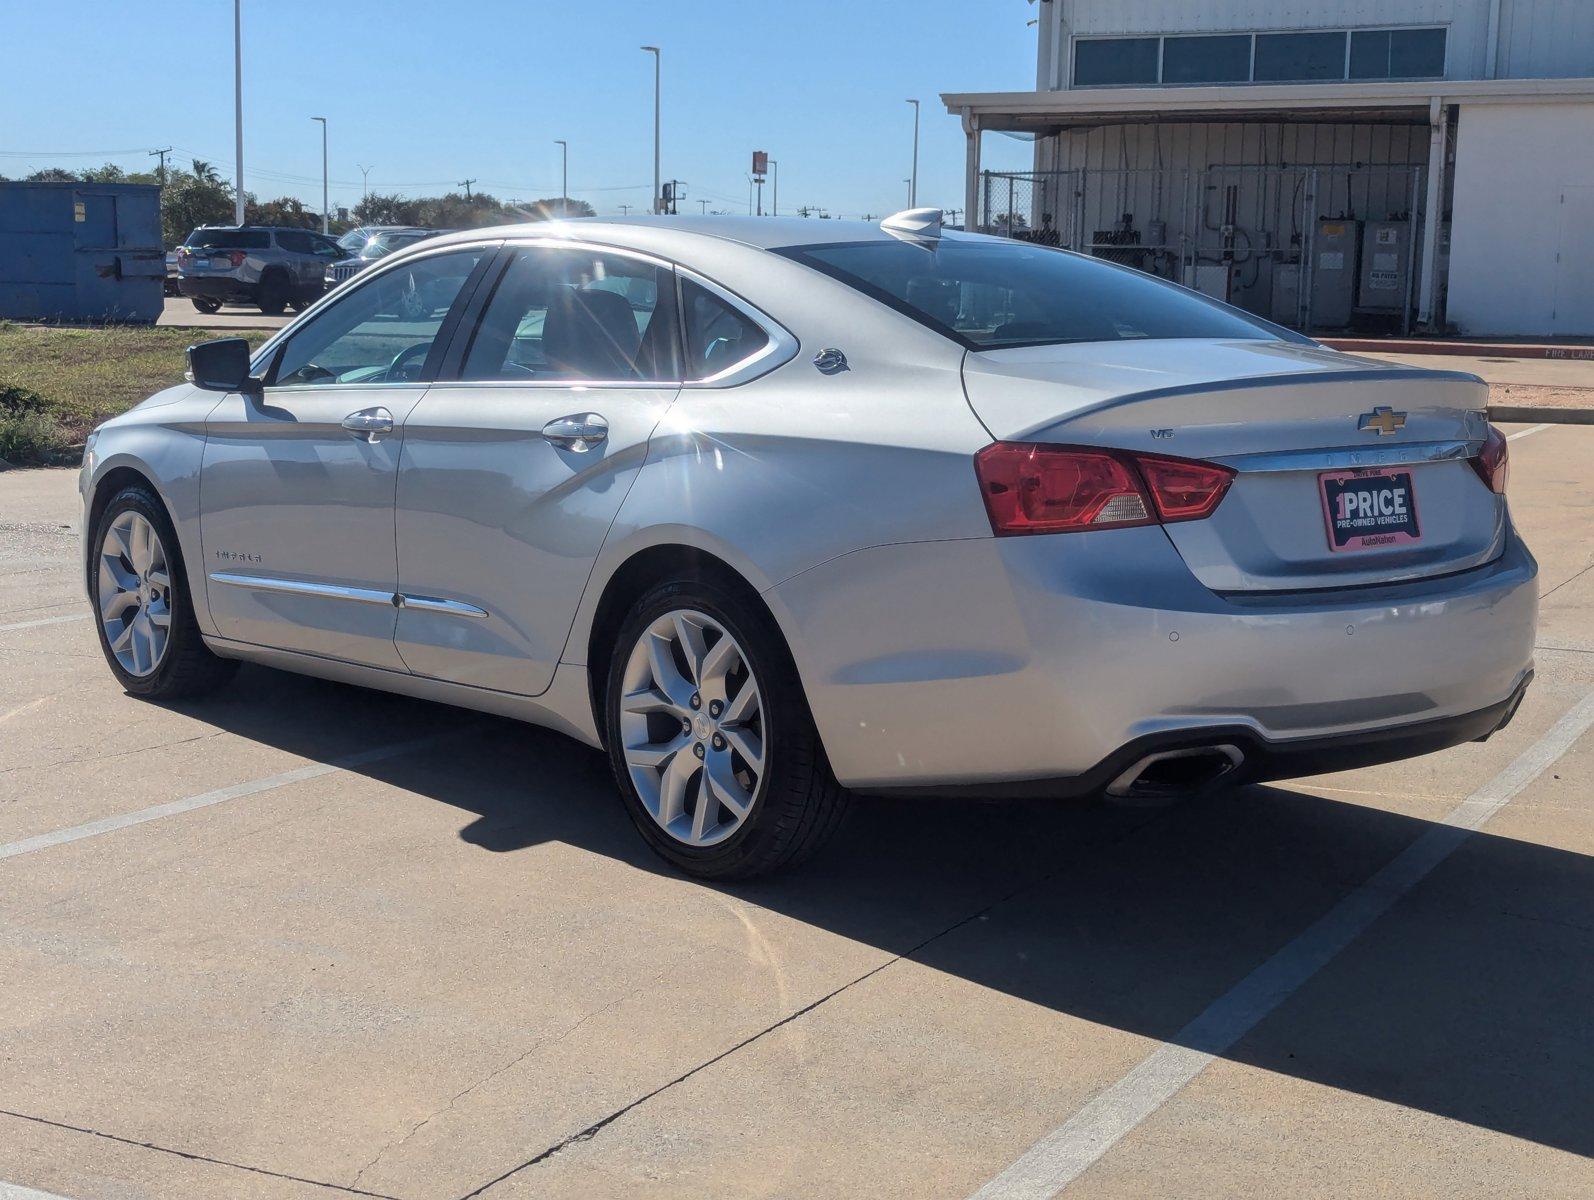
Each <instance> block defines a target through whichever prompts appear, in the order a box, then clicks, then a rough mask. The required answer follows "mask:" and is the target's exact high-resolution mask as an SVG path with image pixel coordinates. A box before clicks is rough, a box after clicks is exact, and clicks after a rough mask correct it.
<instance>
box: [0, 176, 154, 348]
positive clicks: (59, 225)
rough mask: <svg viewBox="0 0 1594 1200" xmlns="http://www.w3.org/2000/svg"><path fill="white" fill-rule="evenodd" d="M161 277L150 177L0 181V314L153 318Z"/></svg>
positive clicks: (149, 320) (147, 320) (16, 318)
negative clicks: (120, 180) (127, 180)
mask: <svg viewBox="0 0 1594 1200" xmlns="http://www.w3.org/2000/svg"><path fill="white" fill-rule="evenodd" d="M165 277H166V254H165V251H164V249H163V248H162V246H161V222H160V188H158V187H156V186H155V185H154V184H148V183H106V184H98V183H0V318H5V319H8V320H13V321H125V322H132V323H141V324H151V323H153V322H154V320H155V319H156V318H157V317H159V316H160V313H161V305H162V303H163V299H162V284H163V282H164V280H165Z"/></svg>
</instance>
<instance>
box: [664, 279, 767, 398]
mask: <svg viewBox="0 0 1594 1200" xmlns="http://www.w3.org/2000/svg"><path fill="white" fill-rule="evenodd" d="M681 302H682V304H683V305H684V307H685V317H686V322H685V324H686V377H687V378H688V379H708V378H710V377H711V376H714V375H719V374H721V373H722V372H725V371H728V370H730V369H731V368H732V367H734V366H736V365H738V364H739V363H744V362H746V361H747V360H748V359H750V358H752V357H753V355H755V354H757V353H758V352H759V351H760V350H762V349H763V348H764V347H765V346H767V345H769V335H768V334H767V333H765V332H764V330H763V329H762V328H761V327H760V326H759V325H758V323H757V322H755V321H754V320H753V319H752V318H751V317H749V316H747V314H746V313H743V312H741V311H740V310H738V309H737V308H735V307H733V306H732V305H730V304H727V303H726V302H725V301H723V300H721V299H720V298H719V297H718V296H716V295H715V294H714V293H713V292H711V291H709V290H708V289H707V288H706V287H703V286H702V285H700V284H697V283H693V282H692V281H691V280H690V279H683V280H681Z"/></svg>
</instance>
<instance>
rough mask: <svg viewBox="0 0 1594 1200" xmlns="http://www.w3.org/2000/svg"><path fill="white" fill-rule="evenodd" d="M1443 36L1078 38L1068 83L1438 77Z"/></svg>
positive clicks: (1335, 33) (1382, 32) (1332, 33)
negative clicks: (1070, 78) (1072, 76)
mask: <svg viewBox="0 0 1594 1200" xmlns="http://www.w3.org/2000/svg"><path fill="white" fill-rule="evenodd" d="M1445 36H1446V31H1445V30H1444V29H1352V30H1346V29H1335V30H1322V31H1318V30H1311V31H1306V32H1293V33H1284V32H1280V33H1226V34H1189V35H1173V34H1170V35H1168V36H1165V37H1107V38H1078V39H1076V40H1075V42H1074V86H1075V87H1114V86H1118V87H1122V86H1134V85H1137V84H1138V85H1146V84H1153V85H1154V84H1158V83H1162V84H1221V83H1306V82H1338V81H1341V80H1345V79H1442V78H1443V77H1444V73H1445ZM1347 40H1348V47H1347Z"/></svg>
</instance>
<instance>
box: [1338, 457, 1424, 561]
mask: <svg viewBox="0 0 1594 1200" xmlns="http://www.w3.org/2000/svg"><path fill="white" fill-rule="evenodd" d="M1317 483H1318V487H1319V488H1320V489H1321V490H1322V494H1323V516H1324V518H1325V519H1326V520H1327V522H1328V548H1329V549H1330V550H1336V551H1337V550H1376V549H1380V548H1382V547H1385V546H1402V545H1406V544H1408V543H1410V542H1415V541H1417V540H1419V539H1420V538H1421V537H1422V530H1421V528H1420V526H1419V525H1418V524H1417V492H1416V489H1415V488H1414V487H1413V486H1412V482H1411V468H1410V467H1380V468H1375V469H1369V470H1364V471H1325V472H1323V473H1322V474H1321V475H1319V476H1318V477H1317Z"/></svg>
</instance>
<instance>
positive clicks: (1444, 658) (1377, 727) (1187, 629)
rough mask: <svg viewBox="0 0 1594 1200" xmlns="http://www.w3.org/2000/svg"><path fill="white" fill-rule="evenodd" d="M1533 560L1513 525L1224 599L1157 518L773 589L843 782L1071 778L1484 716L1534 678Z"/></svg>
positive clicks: (1333, 752) (1396, 752)
mask: <svg viewBox="0 0 1594 1200" xmlns="http://www.w3.org/2000/svg"><path fill="white" fill-rule="evenodd" d="M1536 575H1537V564H1536V563H1535V562H1534V561H1533V558H1532V555H1531V554H1529V553H1528V551H1527V549H1526V547H1525V546H1523V545H1522V543H1521V541H1520V539H1518V538H1517V537H1516V535H1515V533H1514V532H1511V533H1510V534H1509V535H1508V537H1507V540H1506V545H1505V550H1504V552H1503V553H1502V554H1501V556H1500V557H1499V558H1497V559H1496V560H1495V561H1494V562H1492V563H1489V564H1487V565H1485V566H1482V567H1478V568H1475V569H1473V570H1470V571H1466V572H1463V573H1460V574H1456V575H1451V576H1448V577H1445V578H1439V579H1431V580H1427V581H1423V582H1419V583H1412V584H1402V585H1392V586H1387V587H1380V588H1354V589H1347V590H1344V591H1324V592H1315V593H1298V594H1294V595H1272V596H1221V595H1218V594H1216V593H1213V592H1211V591H1209V590H1207V589H1206V588H1204V587H1202V586H1201V585H1200V584H1199V583H1198V582H1197V581H1196V580H1195V579H1194V577H1193V576H1192V575H1191V574H1190V572H1189V570H1188V569H1187V568H1186V567H1185V565H1184V562H1183V560H1182V559H1181V558H1180V557H1179V555H1178V553H1177V552H1176V551H1175V550H1174V548H1173V546H1172V544H1171V543H1170V542H1169V541H1168V539H1167V537H1166V535H1165V534H1164V532H1163V531H1162V529H1161V528H1160V527H1156V526H1147V527H1143V528H1138V529H1125V530H1116V531H1101V532H1098V533H1091V534H1089V535H1082V536H1067V535H1064V536H1056V537H1032V538H1001V539H995V538H992V539H969V540H964V541H956V542H939V543H916V544H909V545H900V546H884V547H879V548H876V549H874V550H868V551H862V552H859V553H856V554H850V555H845V556H843V557H841V558H839V559H835V560H832V561H831V562H829V563H825V564H822V565H821V566H819V567H816V568H814V569H813V570H811V571H808V572H805V573H804V574H802V575H799V576H797V577H796V578H794V579H792V580H788V581H787V582H786V583H784V584H781V585H780V586H779V587H776V588H774V589H772V590H771V591H770V592H769V593H767V596H768V598H769V600H770V604H771V607H772V608H773V610H774V611H775V613H776V616H777V618H779V619H780V621H781V623H782V626H783V627H784V628H785V630H786V632H787V635H788V639H789V640H790V642H791V646H792V652H793V655H794V657H795V658H796V661H797V665H798V669H799V671H800V672H801V674H802V677H803V681H804V685H805V688H806V690H807V694H808V698H809V702H810V706H811V708H812V710H813V713H814V718H815V721H816V722H817V724H818V726H819V730H820V733H821V736H822V737H823V738H824V741H825V747H826V751H827V753H828V754H829V756H830V759H831V762H832V765H833V766H834V768H835V771H836V774H837V777H838V778H839V779H841V781H842V782H843V783H845V784H847V785H848V786H851V787H854V788H858V789H860V790H866V791H886V790H891V791H895V790H907V791H920V792H922V791H942V790H947V791H957V792H974V793H978V792H989V793H991V794H999V795H1014V794H1019V793H1022V792H1031V791H1032V792H1037V793H1040V794H1050V795H1059V794H1067V793H1071V792H1089V791H1094V790H1096V789H1097V788H1099V787H1101V786H1102V785H1103V783H1104V782H1108V781H1110V780H1111V779H1112V778H1114V777H1115V776H1116V775H1117V774H1118V773H1120V772H1121V771H1123V770H1124V769H1125V767H1127V766H1128V765H1129V764H1130V763H1132V762H1134V761H1137V760H1138V758H1139V757H1140V756H1141V755H1143V754H1145V753H1148V752H1151V751H1148V750H1147V749H1146V747H1151V748H1152V749H1153V750H1155V749H1162V748H1177V747H1179V746H1186V745H1201V744H1214V743H1220V742H1227V743H1231V744H1234V745H1237V746H1240V747H1241V748H1242V749H1248V750H1249V751H1250V752H1251V753H1250V754H1249V757H1251V758H1252V759H1253V760H1254V761H1252V762H1251V763H1250V764H1249V766H1248V770H1249V771H1250V772H1251V773H1252V777H1253V778H1283V777H1286V776H1289V775H1299V774H1307V773H1311V772H1313V771H1322V770H1333V769H1341V768H1344V767H1349V766H1354V765H1358V763H1359V762H1363V763H1365V762H1379V761H1389V760H1391V759H1395V758H1402V757H1409V756H1411V755H1414V754H1422V753H1427V752H1429V751H1430V750H1434V749H1439V748H1442V747H1444V746H1449V745H1454V744H1456V743H1458V742H1463V741H1467V740H1470V739H1471V738H1475V737H1478V736H1482V735H1484V734H1487V733H1488V732H1490V731H1492V729H1493V728H1494V727H1495V726H1496V725H1498V724H1499V718H1500V716H1501V714H1503V713H1505V712H1507V711H1508V710H1510V709H1511V708H1512V707H1513V706H1514V703H1515V701H1516V700H1517V699H1519V698H1520V693H1521V689H1522V688H1523V687H1525V686H1526V681H1527V679H1528V678H1529V676H1530V675H1531V671H1532V665H1533V639H1534V631H1535V628H1536V624H1537V609H1538V600H1537V589H1536V586H1535V577H1536ZM1324 764H1327V765H1324Z"/></svg>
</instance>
